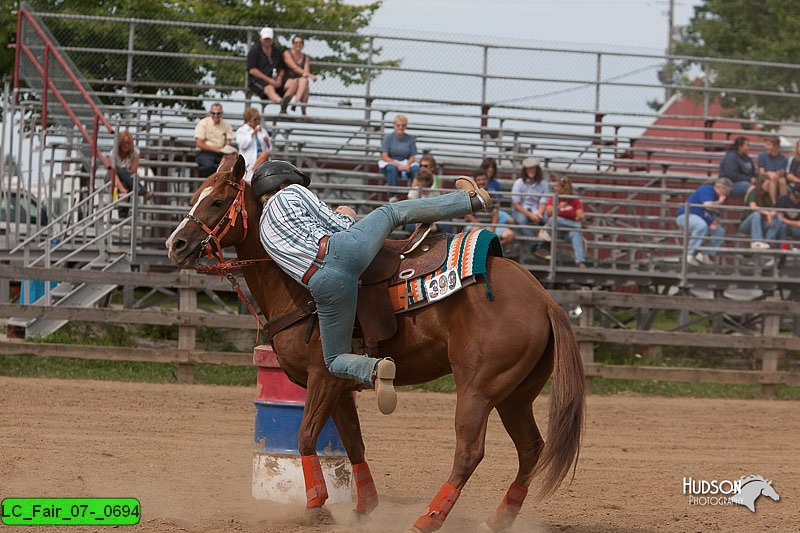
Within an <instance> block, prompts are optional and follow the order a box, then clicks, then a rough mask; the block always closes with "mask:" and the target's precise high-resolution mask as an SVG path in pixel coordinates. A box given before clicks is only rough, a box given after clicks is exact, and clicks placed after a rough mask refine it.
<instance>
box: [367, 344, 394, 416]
mask: <svg viewBox="0 0 800 533" xmlns="http://www.w3.org/2000/svg"><path fill="white" fill-rule="evenodd" d="M396 372H397V369H396V367H395V365H394V361H392V360H391V359H389V358H388V357H386V358H384V359H381V360H380V361H378V364H376V365H375V369H374V370H373V371H372V374H373V378H372V379H373V383H374V385H375V393H376V394H377V396H378V409H379V410H380V412H381V413H383V414H385V415H389V414H392V413H393V412H394V409H395V407H397V393H396V392H395V390H394V376H395V373H396Z"/></svg>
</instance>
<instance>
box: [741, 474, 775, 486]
mask: <svg viewBox="0 0 800 533" xmlns="http://www.w3.org/2000/svg"><path fill="white" fill-rule="evenodd" d="M739 481H740V482H741V484H742V486H743V487H744V486H745V485H747V484H748V483H750V482H752V481H763V482H765V483H769V481H768V480H766V479H764V476H742V477H740V478H739Z"/></svg>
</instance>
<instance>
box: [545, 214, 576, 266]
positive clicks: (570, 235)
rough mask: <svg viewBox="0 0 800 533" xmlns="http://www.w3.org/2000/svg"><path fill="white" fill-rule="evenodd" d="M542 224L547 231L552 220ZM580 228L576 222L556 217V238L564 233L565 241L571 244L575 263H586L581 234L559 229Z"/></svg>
mask: <svg viewBox="0 0 800 533" xmlns="http://www.w3.org/2000/svg"><path fill="white" fill-rule="evenodd" d="M544 224H545V225H546V226H545V227H546V229H547V230H548V231H549V230H550V228H551V227H552V226H551V224H552V218H551V219H549V220H546V221H545V222H544ZM581 227H583V225H582V224H581V223H580V222H578V221H577V220H570V219H568V218H563V217H559V216H556V228H557V229H559V231H558V236H559V237H563V236H564V234H565V233H566V237H567V240H569V242H570V243H571V244H572V251H573V252H574V253H575V262H576V263H584V262H586V251H585V249H584V246H583V233H581V232H580V231H575V230H574V229H573V230H566V231H561V230H560V228H575V229H580V228H581Z"/></svg>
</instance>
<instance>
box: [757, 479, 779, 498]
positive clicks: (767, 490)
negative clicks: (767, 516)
mask: <svg viewBox="0 0 800 533" xmlns="http://www.w3.org/2000/svg"><path fill="white" fill-rule="evenodd" d="M761 494H763V495H764V496H766V497H768V498H772V499H773V500H775V501H776V502H777V501H780V499H781V497H780V495H779V494H778V492H777V491H776V490H775V488H774V487H773V486H772V481H771V480H769V481H767V482H766V483H764V485H763V486H762V487H761Z"/></svg>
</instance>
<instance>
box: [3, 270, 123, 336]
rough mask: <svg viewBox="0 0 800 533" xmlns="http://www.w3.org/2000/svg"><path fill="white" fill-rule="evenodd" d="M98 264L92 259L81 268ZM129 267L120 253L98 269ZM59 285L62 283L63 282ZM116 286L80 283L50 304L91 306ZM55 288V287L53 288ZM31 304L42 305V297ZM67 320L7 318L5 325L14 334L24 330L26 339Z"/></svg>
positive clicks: (61, 325) (45, 331)
mask: <svg viewBox="0 0 800 533" xmlns="http://www.w3.org/2000/svg"><path fill="white" fill-rule="evenodd" d="M98 266H99V263H98V261H93V262H91V263H88V264H87V265H85V266H84V267H83V268H82V270H95V269H96V268H97V267H98ZM130 268H131V265H130V261H129V260H128V258H127V256H126V255H120V256H118V257H117V258H115V259H114V260H113V261H111V262H110V263H106V264H105V265H104V266H103V267H102V268H100V270H102V271H104V272H129V271H130ZM61 285H64V284H63V283H62V284H61ZM116 288H117V285H116V284H105V285H101V284H96V283H92V284H86V283H81V284H78V285H76V286H74V287H73V288H72V290H71V291H69V292H68V293H67V294H66V295H64V297H63V298H61V299H60V300H58V301H57V302H56V303H54V304H51V305H54V306H64V307H87V308H88V307H91V306H93V305H95V304H96V303H97V302H99V301H100V300H102V299H103V298H104V297H105V296H106V295H108V294H109V293H110V292H111V291H113V290H114V289H116ZM54 290H55V288H54ZM33 305H44V298H40V299H39V300H37V301H36V302H34V304H33ZM68 322H69V320H64V319H59V320H47V319H37V318H31V319H27V318H9V319H8V321H7V323H6V326H7V329H8V330H9V331H14V336H20V337H22V331H23V330H24V337H25V338H26V339H29V338H32V337H44V336H47V335H50V334H51V333H54V332H56V331H58V330H59V329H60V328H62V327H63V326H65V325H66V324H67V323H68Z"/></svg>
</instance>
